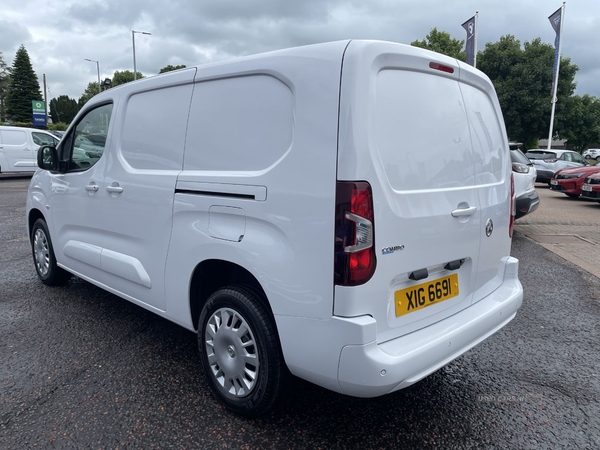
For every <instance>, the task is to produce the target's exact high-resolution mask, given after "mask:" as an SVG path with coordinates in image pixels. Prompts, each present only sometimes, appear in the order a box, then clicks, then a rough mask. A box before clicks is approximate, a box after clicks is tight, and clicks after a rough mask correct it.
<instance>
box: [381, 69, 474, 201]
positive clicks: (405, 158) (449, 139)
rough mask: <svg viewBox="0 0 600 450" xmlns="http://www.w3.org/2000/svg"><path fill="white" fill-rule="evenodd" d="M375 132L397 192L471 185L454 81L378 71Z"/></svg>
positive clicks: (466, 140)
mask: <svg viewBox="0 0 600 450" xmlns="http://www.w3.org/2000/svg"><path fill="white" fill-rule="evenodd" d="M374 126H375V131H376V133H375V135H376V143H377V151H378V153H379V157H380V159H381V162H382V164H383V167H384V168H385V173H386V176H387V178H388V181H389V184H390V185H391V186H392V188H393V189H395V190H398V191H416V190H423V189H425V190H428V189H440V188H453V187H463V186H468V185H471V186H472V185H473V179H474V173H473V154H472V151H471V145H470V136H469V126H468V123H467V118H466V115H465V110H464V109H463V101H462V97H461V94H460V89H459V87H458V83H457V82H456V80H452V79H450V78H444V77H440V76H437V75H431V74H424V73H420V72H412V71H408V70H393V69H388V70H382V71H380V72H379V74H378V75H377V86H376V110H375V121H374Z"/></svg>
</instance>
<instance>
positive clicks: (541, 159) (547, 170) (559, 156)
mask: <svg viewBox="0 0 600 450" xmlns="http://www.w3.org/2000/svg"><path fill="white" fill-rule="evenodd" d="M525 156H527V157H528V158H529V159H530V160H531V162H533V164H535V168H536V169H537V178H536V181H537V182H538V183H550V180H551V179H552V178H553V177H554V174H555V173H556V172H558V171H559V170H560V169H567V168H569V167H581V166H587V165H589V163H588V162H587V161H586V160H585V159H583V157H582V156H581V155H580V154H579V153H577V152H574V151H573V150H555V149H550V150H546V149H541V148H536V149H532V150H527V152H526V153H525Z"/></svg>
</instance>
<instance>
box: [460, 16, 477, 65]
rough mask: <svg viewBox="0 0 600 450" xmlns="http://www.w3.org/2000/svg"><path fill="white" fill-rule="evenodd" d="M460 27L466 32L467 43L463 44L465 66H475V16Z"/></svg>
mask: <svg viewBox="0 0 600 450" xmlns="http://www.w3.org/2000/svg"><path fill="white" fill-rule="evenodd" d="M462 27H463V28H464V29H465V30H466V31H467V43H466V44H465V51H466V53H467V64H470V65H472V66H475V16H473V17H471V18H470V19H469V20H467V21H466V22H465V23H463V24H462Z"/></svg>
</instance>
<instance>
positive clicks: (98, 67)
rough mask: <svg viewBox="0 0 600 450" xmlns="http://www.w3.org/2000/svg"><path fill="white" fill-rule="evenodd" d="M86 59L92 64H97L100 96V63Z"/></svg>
mask: <svg viewBox="0 0 600 450" xmlns="http://www.w3.org/2000/svg"><path fill="white" fill-rule="evenodd" d="M84 59H85V60H86V61H90V62H95V63H96V70H97V71H98V94H99V93H100V92H102V91H101V90H100V89H101V88H100V63H99V62H98V61H96V60H94V59H87V58H84Z"/></svg>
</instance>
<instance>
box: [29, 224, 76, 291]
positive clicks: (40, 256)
mask: <svg viewBox="0 0 600 450" xmlns="http://www.w3.org/2000/svg"><path fill="white" fill-rule="evenodd" d="M31 252H32V254H33V264H34V266H35V271H36V272H37V274H38V277H39V278H40V280H41V281H42V283H44V284H46V285H48V286H60V285H63V284H65V283H66V282H67V281H69V279H70V278H71V274H70V273H69V272H67V271H66V270H64V269H61V268H60V267H58V265H57V264H56V258H55V257H54V248H53V247H52V240H51V239H50V233H49V232H48V226H47V225H46V222H45V221H44V219H38V220H36V221H35V223H34V224H33V228H32V229H31Z"/></svg>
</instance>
